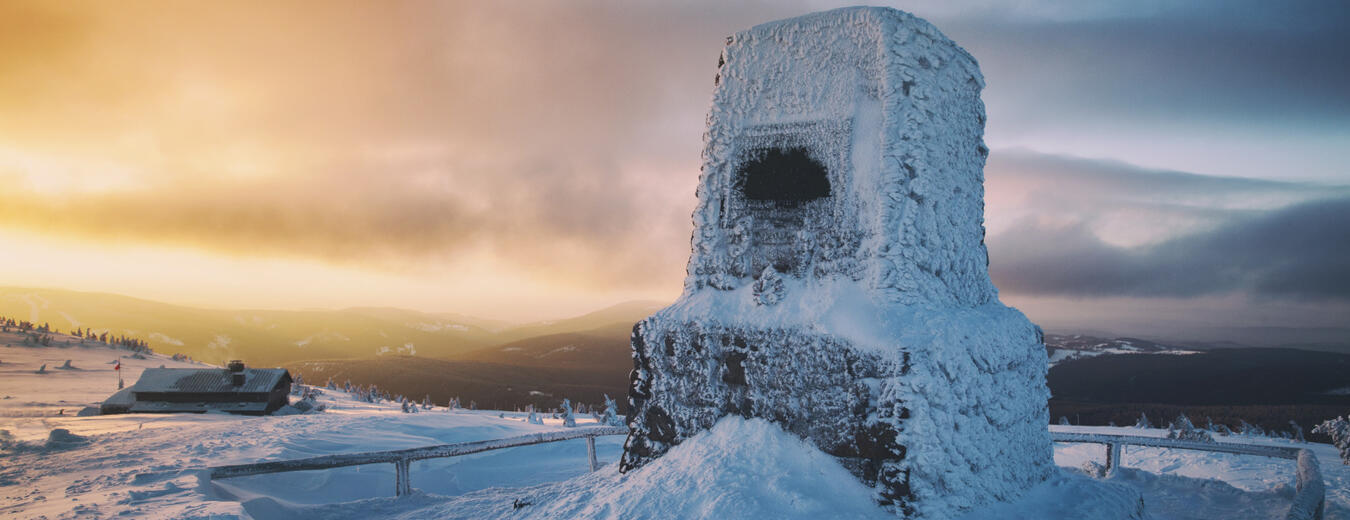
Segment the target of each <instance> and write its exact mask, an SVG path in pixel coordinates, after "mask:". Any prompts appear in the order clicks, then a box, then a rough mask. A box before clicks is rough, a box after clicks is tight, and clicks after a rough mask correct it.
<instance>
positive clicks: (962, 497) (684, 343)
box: [621, 8, 1052, 518]
mask: <svg viewBox="0 0 1350 520" xmlns="http://www.w3.org/2000/svg"><path fill="white" fill-rule="evenodd" d="M719 64H720V65H719V66H720V70H719V71H718V75H717V78H716V80H715V82H714V83H715V85H716V88H715V93H714V96H713V103H712V109H711V113H710V114H709V117H708V130H707V135H706V148H705V152H704V163H703V173H702V177H701V181H700V183H699V188H698V206H697V208H696V209H695V210H694V215H693V221H694V235H693V239H692V242H693V252H692V254H691V255H690V258H689V267H688V277H687V279H686V280H685V286H684V293H683V295H682V296H681V297H680V299H679V300H677V301H676V302H675V303H674V304H672V305H671V306H670V307H667V308H665V309H663V310H661V311H659V312H657V313H656V314H654V315H653V316H651V317H650V318H647V319H646V320H643V321H642V322H640V323H638V324H637V325H636V326H635V327H634V329H633V336H632V342H633V357H634V364H635V370H634V371H633V374H632V382H631V388H630V390H629V401H630V405H631V415H630V416H629V424H630V426H631V428H632V433H631V435H630V436H629V438H628V441H627V443H626V445H625V448H624V456H623V460H622V466H621V469H622V470H623V471H629V470H632V469H634V468H636V467H639V466H641V465H643V464H644V463H646V462H648V461H650V460H652V459H654V458H657V457H660V456H661V455H662V454H663V453H665V452H666V450H668V449H670V448H671V447H672V446H674V445H676V444H678V443H680V442H681V440H683V439H686V438H688V437H690V436H692V435H694V434H695V433H698V432H700V431H702V430H705V429H707V428H709V427H711V426H712V425H713V424H714V423H715V422H716V421H717V420H718V419H719V418H721V417H723V416H726V415H728V414H737V415H741V416H746V417H761V418H765V419H768V420H771V421H773V422H775V423H777V424H778V425H780V426H781V427H783V428H784V429H785V430H788V431H790V432H793V433H795V434H797V435H799V436H801V437H802V438H804V439H807V440H809V441H810V442H812V443H814V444H815V445H816V446H817V447H819V448H820V449H821V450H822V451H824V452H826V453H829V454H831V455H834V456H835V457H837V458H838V459H839V460H840V461H841V462H842V463H843V464H844V465H845V467H847V468H849V469H850V471H851V472H852V473H853V474H855V475H857V477H858V478H859V479H860V480H862V481H863V482H864V483H866V484H868V485H870V486H874V488H875V490H876V498H877V500H878V501H879V502H881V503H882V504H886V505H889V506H890V507H892V508H893V509H894V510H895V511H896V512H897V513H899V514H900V515H902V516H907V517H915V518H943V517H947V516H950V515H952V514H955V513H957V512H959V511H962V510H965V509H968V508H971V507H974V506H977V505H980V504H984V503H989V502H992V501H999V500H1007V499H1010V498H1013V497H1016V496H1018V495H1019V494H1021V492H1022V491H1023V490H1025V489H1026V488H1028V487H1030V486H1032V485H1034V484H1035V483H1037V482H1040V481H1041V480H1043V479H1044V478H1045V477H1046V476H1047V475H1048V473H1049V471H1050V469H1051V467H1052V460H1051V443H1050V437H1049V434H1048V433H1047V430H1046V425H1047V424H1048V417H1047V410H1046V399H1047V398H1048V397H1049V392H1048V390H1047V389H1046V385H1045V373H1046V354H1045V347H1044V345H1043V341H1042V337H1041V333H1040V330H1039V329H1038V328H1037V327H1036V326H1035V325H1033V324H1032V323H1031V322H1029V321H1028V320H1027V319H1026V317H1024V316H1023V315H1022V314H1021V313H1020V312H1018V311H1017V310H1015V309H1012V308H1009V307H1006V306H1004V305H1002V304H1001V303H1000V302H999V301H998V293H997V290H996V289H995V288H994V286H993V284H992V283H991V282H990V280H989V272H988V255H987V253H986V250H985V246H984V240H983V239H984V225H983V212H984V200H983V198H984V188H983V178H984V174H983V168H984V163H985V157H986V156H987V155H988V149H987V148H985V146H984V142H983V137H982V136H983V132H984V120H985V116H984V105H983V103H981V101H980V89H981V88H982V87H983V85H984V82H983V78H982V76H981V75H980V71H979V67H978V66H977V64H976V62H975V59H974V58H972V57H971V56H970V54H968V53H966V51H965V50H963V49H961V48H960V47H958V46H957V45H956V44H955V43H953V42H952V41H951V40H949V39H947V38H946V37H945V36H943V35H942V33H940V32H938V30H937V29H935V28H934V27H933V26H932V25H930V24H929V23H928V22H926V21H924V20H922V19H919V18H917V17H914V16H912V15H909V14H907V13H904V12H901V11H896V10H893V9H886V8H846V9H838V10H834V11H828V12H823V13H817V14H812V15H807V16H803V17H800V18H793V19H789V20H783V21H778V22H773V23H768V24H764V25H760V26H757V27H754V28H752V29H750V30H747V31H744V32H741V33H738V34H736V35H734V36H732V37H730V38H728V39H727V45H726V48H725V50H724V51H723V52H722V56H721V59H720V60H719Z"/></svg>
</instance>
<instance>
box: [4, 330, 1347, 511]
mask: <svg viewBox="0 0 1350 520" xmlns="http://www.w3.org/2000/svg"><path fill="white" fill-rule="evenodd" d="M115 353H116V351H113V350H111V349H105V348H103V347H98V348H76V347H72V348H56V347H48V348H36V347H17V346H16V347H0V360H3V362H4V363H3V364H0V370H3V372H0V375H2V377H0V394H3V395H9V396H11V399H9V400H3V401H0V404H3V406H4V408H0V410H7V411H18V412H24V413H29V412H34V411H42V412H47V411H52V410H53V409H54V407H59V406H66V405H82V404H87V403H86V399H85V398H86V397H87V396H99V397H100V398H101V397H104V396H106V395H107V394H108V393H111V391H112V390H114V389H115V387H116V378H115V376H113V375H112V374H111V372H104V371H100V370H95V369H93V368H92V367H98V366H101V365H99V363H100V362H106V361H107V360H110V359H115ZM110 354H114V356H113V357H109V355H110ZM51 359H56V360H57V361H58V362H57V363H55V364H56V365H59V364H60V363H61V362H64V360H65V359H71V360H72V364H73V365H74V366H76V367H81V368H83V367H91V369H90V370H88V371H81V372H78V374H80V375H81V376H82V377H73V376H68V375H61V374H46V375H39V374H36V373H34V372H35V371H36V368H37V366H38V364H40V363H41V362H47V363H48V366H49V372H50V371H51V366H53V365H52V362H51V361H50V360H51ZM44 360H45V361H44ZM100 360H102V361H100ZM172 363H173V362H172V360H168V359H167V358H163V357H159V356H152V357H150V358H148V359H146V360H124V366H127V365H130V367H131V368H130V369H131V370H134V368H135V367H136V366H140V367H142V368H144V367H146V366H159V365H160V364H166V365H168V366H174V365H173V364H172ZM106 370H110V369H106ZM53 375H56V376H58V377H60V378H61V379H54V378H53V379H44V378H49V377H51V376H53ZM128 379H129V380H133V379H134V378H133V377H130V376H129V377H128ZM128 382H130V381H128ZM57 383H60V384H57ZM324 392H325V393H324V395H323V396H321V397H320V402H323V403H325V404H327V405H328V406H329V411H327V412H324V413H320V414H310V415H296V416H280V417H235V416H228V415H118V416H104V417H98V416H95V417H74V416H70V415H66V416H31V415H29V416H0V429H4V430H8V431H9V432H11V437H12V440H13V442H16V443H18V444H17V445H13V444H12V445H11V447H10V448H8V449H4V450H0V517H5V518H19V519H23V518H41V517H46V518H51V519H57V518H104V517H118V516H130V517H140V518H241V519H242V518H258V519H272V518H333V519H337V518H408V519H411V518H426V517H444V518H505V517H511V518H516V517H522V518H569V517H575V518H584V517H590V518H679V517H684V518H729V517H748V518H884V517H888V516H887V513H886V512H885V511H883V510H881V509H880V508H877V507H875V506H873V505H872V504H871V502H870V501H867V500H859V499H858V497H859V496H866V494H867V493H868V492H869V491H870V490H867V489H865V488H863V487H862V486H861V485H860V484H857V482H856V480H854V479H853V478H852V477H851V476H849V475H847V472H846V471H845V470H844V469H843V468H842V467H840V466H839V465H838V464H837V463H836V462H835V461H834V460H833V459H832V458H830V457H827V456H825V455H824V454H822V453H820V452H818V451H814V450H813V449H809V448H808V447H805V443H803V442H802V441H800V440H798V439H796V438H795V437H793V436H791V435H788V434H785V433H783V432H781V431H779V430H777V428H776V427H771V426H770V425H767V424H766V423H764V422H763V421H757V420H752V421H744V420H740V419H729V420H724V421H723V422H720V423H718V425H717V426H716V427H715V428H714V429H713V431H711V432H708V434H707V435H706V436H703V437H699V438H698V439H697V440H694V439H691V440H690V441H687V442H685V443H684V444H681V445H680V446H677V447H676V448H675V449H672V450H671V452H670V453H669V454H668V455H667V456H666V457H663V458H661V459H658V460H657V461H655V462H653V463H652V464H651V465H649V466H647V467H644V468H643V469H641V470H639V471H636V472H633V473H630V474H628V475H619V474H618V473H617V471H616V464H615V462H616V461H617V460H618V458H619V455H620V452H621V450H622V446H621V443H622V442H623V439H622V438H621V437H618V436H613V437H602V438H600V439H598V440H597V441H598V442H597V449H598V456H599V458H600V460H601V461H602V463H603V464H604V466H603V467H602V468H601V469H600V471H598V472H595V473H590V472H588V471H587V463H586V448H585V444H584V441H582V440H574V441H565V442H560V443H551V444H543V445H537V446H530V447H524V448H512V449H507V450H498V451H492V452H486V453H481V454H475V455H469V456H463V457H455V458H448V459H434V460H426V461H418V462H414V463H413V464H412V471H411V474H412V485H413V487H414V488H416V489H418V490H419V491H418V492H416V493H414V495H413V496H409V497H404V498H400V499H396V498H394V497H393V486H394V470H393V465H392V464H378V465H368V466H359V467H352V468H342V469H333V470H322V471H306V472H293V473H281V474H273V475H259V476H254V477H243V478H237V479H226V480H221V481H218V482H216V483H214V484H213V483H209V482H205V481H203V480H202V479H200V478H199V475H200V471H199V469H200V468H204V467H207V466H214V465H224V464H240V463H247V462H256V461H261V460H281V459H294V458H302V457H311V456H316V455H323V454H330V453H352V452H364V451H378V450H389V449H400V448H411V447H418V446H427V445H433V444H445V443H452V442H464V441H473V440H482V439H493V438H502V437H509V436H513V435H520V434H524V433H530V432H537V431H552V430H558V429H561V428H562V425H561V420H557V419H552V418H549V417H548V416H545V419H544V421H545V424H544V425H532V424H527V423H526V422H524V418H525V415H526V414H524V413H516V412H496V411H466V410H454V411H448V410H446V409H444V408H437V409H435V410H433V411H426V412H422V413H417V414H405V413H402V412H400V411H399V410H398V408H397V407H396V406H393V405H388V404H370V403H364V402H360V401H356V400H355V399H352V398H351V397H350V396H347V395H346V394H344V393H342V392H333V391H327V390H325V391H324ZM15 403H22V404H15ZM67 413H69V411H68V412H67ZM579 422H580V425H581V426H585V425H587V424H589V423H590V422H591V420H590V419H589V418H586V419H584V420H582V421H579ZM58 428H64V429H68V430H69V431H71V432H72V433H73V434H75V435H78V436H81V437H84V439H85V441H86V442H83V443H76V444H73V445H70V446H68V447H66V448H64V449H45V448H42V447H41V446H42V445H43V443H44V441H45V440H46V439H47V437H48V435H49V434H50V432H51V431H52V430H54V429H58ZM1051 429H1053V430H1056V431H1078V432H1093V433H1114V434H1129V435H1150V436H1159V437H1161V436H1165V435H1166V432H1164V431H1162V430H1137V429H1134V428H1107V427H1060V426H1052V427H1051ZM1220 440H1221V441H1223V442H1244V443H1257V444H1273V445H1284V446H1289V445H1292V443H1290V442H1289V441H1283V440H1275V439H1258V438H1247V437H1225V438H1220ZM1299 447H1306V448H1308V449H1311V450H1313V451H1314V452H1315V453H1316V454H1317V456H1318V458H1319V460H1320V462H1321V466H1322V472H1323V477H1324V479H1325V482H1326V487H1327V516H1326V518H1327V519H1329V520H1350V467H1348V466H1344V465H1342V464H1341V463H1340V461H1339V459H1338V458H1337V454H1336V450H1335V448H1334V447H1332V446H1330V445H1323V444H1300V445H1299ZM1104 452H1105V448H1104V447H1102V446H1100V445H1093V444H1056V446H1055V462H1056V464H1057V465H1059V466H1060V467H1061V470H1060V471H1057V472H1055V473H1054V474H1053V475H1052V477H1051V478H1050V479H1049V480H1048V481H1046V482H1045V483H1042V484H1040V485H1038V486H1036V487H1034V488H1032V489H1031V490H1029V491H1028V493H1027V494H1026V495H1024V496H1023V497H1022V498H1021V499H1019V500H1017V501H1015V502H1013V503H1010V504H998V505H995V506H991V507H988V508H983V509H980V510H976V511H970V512H968V513H967V514H965V516H962V517H960V518H961V520H983V519H993V518H1000V519H1003V518H1027V519H1033V518H1035V519H1039V518H1090V519H1106V518H1129V516H1128V514H1129V512H1130V509H1129V507H1117V506H1120V505H1122V504H1123V505H1127V506H1128V505H1130V502H1129V501H1130V500H1131V499H1132V497H1137V496H1138V495H1139V494H1142V496H1143V502H1144V506H1145V509H1146V511H1147V512H1148V514H1149V515H1150V517H1151V518H1156V519H1190V518H1196V519H1199V518H1235V519H1240V518H1272V517H1275V518H1282V517H1283V514H1284V511H1286V510H1287V509H1288V506H1289V503H1290V502H1289V500H1290V499H1291V497H1292V495H1293V483H1294V466H1293V462H1292V461H1288V460H1283V459H1271V458H1264V457H1252V456H1238V455H1223V454H1213V453H1204V452H1194V451H1184V450H1165V449H1154V448H1138V447H1127V448H1125V455H1124V463H1125V467H1124V468H1122V469H1121V470H1120V471H1118V472H1117V473H1115V474H1114V475H1113V476H1111V477H1108V478H1107V479H1105V481H1100V480H1095V479H1091V478H1089V477H1087V476H1085V475H1083V474H1082V473H1081V472H1078V471H1077V470H1076V468H1078V467H1081V466H1082V465H1084V463H1086V462H1088V461H1097V462H1099V463H1100V462H1101V461H1102V460H1103V456H1104ZM844 477H848V478H844ZM517 500H519V501H522V502H529V503H530V505H528V506H522V507H521V508H519V509H515V508H513V504H514V503H516V501H517Z"/></svg>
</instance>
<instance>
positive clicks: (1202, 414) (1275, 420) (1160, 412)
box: [1050, 399, 1350, 442]
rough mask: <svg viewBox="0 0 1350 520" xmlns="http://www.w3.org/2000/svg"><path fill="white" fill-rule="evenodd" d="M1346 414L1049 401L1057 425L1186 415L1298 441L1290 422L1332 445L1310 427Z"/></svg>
mask: <svg viewBox="0 0 1350 520" xmlns="http://www.w3.org/2000/svg"><path fill="white" fill-rule="evenodd" d="M1347 412H1350V406H1344V405H1321V404H1301V405H1218V406H1203V405H1176V404H1158V403H1111V404H1103V403H1082V402H1073V401H1061V400H1057V399H1051V400H1050V417H1051V421H1054V422H1058V420H1059V419H1060V418H1061V417H1062V418H1067V419H1068V420H1069V423H1070V424H1073V425H1079V426H1111V425H1116V426H1132V425H1134V424H1136V423H1137V422H1138V420H1139V418H1140V417H1141V416H1148V417H1154V418H1172V417H1177V416H1179V415H1185V416H1187V417H1190V418H1191V419H1193V420H1194V421H1195V422H1196V424H1201V425H1207V424H1213V425H1223V426H1225V427H1227V428H1228V429H1230V430H1232V431H1235V432H1241V431H1243V430H1244V426H1243V425H1244V424H1247V425H1252V426H1256V427H1259V428H1260V429H1261V430H1263V431H1265V432H1269V433H1271V434H1273V435H1274V436H1277V437H1278V436H1280V435H1279V434H1280V433H1288V434H1289V435H1290V436H1291V437H1297V435H1295V432H1294V431H1293V426H1291V425H1290V421H1293V422H1295V423H1297V424H1299V425H1300V429H1301V430H1302V434H1303V435H1304V436H1305V437H1306V438H1307V439H1308V440H1309V441H1313V442H1331V438H1330V437H1328V436H1326V435H1323V434H1315V433H1312V429H1313V427H1315V426H1317V425H1318V424H1320V423H1321V422H1323V421H1326V420H1327V419H1331V418H1333V417H1337V416H1340V415H1345V414H1346V413H1347ZM1248 430H1249V431H1250V429H1249V428H1248Z"/></svg>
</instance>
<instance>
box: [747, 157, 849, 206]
mask: <svg viewBox="0 0 1350 520" xmlns="http://www.w3.org/2000/svg"><path fill="white" fill-rule="evenodd" d="M737 174H738V178H739V179H740V181H741V182H740V184H741V193H742V194H744V195H745V198H746V199H748V200H773V201H792V202H804V201H808V200H813V199H819V198H821V197H828V196H830V179H829V178H827V177H826V176H825V165H823V164H820V162H819V161H817V160H815V159H812V158H811V156H810V155H807V153H806V150H805V149H803V148H789V149H787V150H780V149H777V148H769V149H762V150H756V151H755V152H753V156H752V157H751V158H750V160H748V161H746V162H745V163H744V164H742V165H741V168H740V171H738V172H737Z"/></svg>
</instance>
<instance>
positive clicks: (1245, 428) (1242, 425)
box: [1238, 419, 1266, 437]
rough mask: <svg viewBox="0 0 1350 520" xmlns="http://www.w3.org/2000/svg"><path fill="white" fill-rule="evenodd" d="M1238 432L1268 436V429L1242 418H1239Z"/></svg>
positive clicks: (1255, 435)
mask: <svg viewBox="0 0 1350 520" xmlns="http://www.w3.org/2000/svg"><path fill="white" fill-rule="evenodd" d="M1238 433H1241V434H1243V435H1250V436H1252V437H1265V436H1266V431H1265V430H1263V429H1261V427H1260V426H1257V425H1255V424H1250V423H1248V422H1247V421H1244V420H1241V419H1238Z"/></svg>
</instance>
